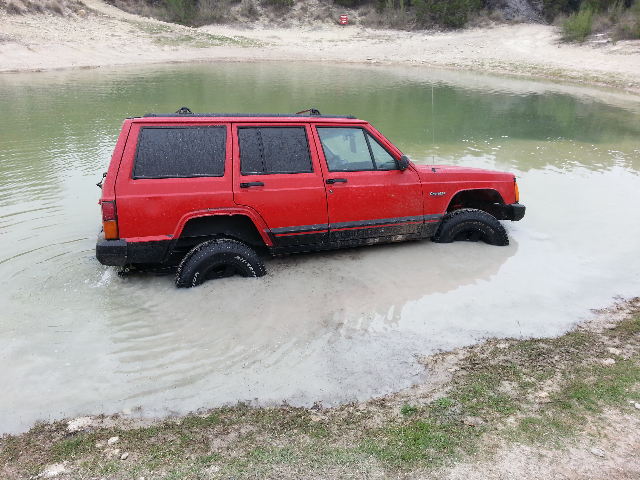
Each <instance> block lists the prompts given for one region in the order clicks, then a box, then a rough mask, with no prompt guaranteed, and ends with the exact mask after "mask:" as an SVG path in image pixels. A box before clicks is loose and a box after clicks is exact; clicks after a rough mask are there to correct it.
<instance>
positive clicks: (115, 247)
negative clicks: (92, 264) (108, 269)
mask: <svg viewBox="0 0 640 480" xmlns="http://www.w3.org/2000/svg"><path fill="white" fill-rule="evenodd" d="M96 258H97V259H98V261H99V262H100V263H101V264H102V265H111V266H115V267H121V266H124V265H125V264H126V263H127V241H126V240H105V238H104V232H100V235H98V241H97V242H96Z"/></svg>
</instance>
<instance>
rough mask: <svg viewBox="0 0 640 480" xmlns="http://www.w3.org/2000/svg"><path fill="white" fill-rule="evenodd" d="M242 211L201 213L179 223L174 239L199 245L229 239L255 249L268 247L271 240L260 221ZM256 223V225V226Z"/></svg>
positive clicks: (181, 242) (182, 242)
mask: <svg viewBox="0 0 640 480" xmlns="http://www.w3.org/2000/svg"><path fill="white" fill-rule="evenodd" d="M253 217H254V215H251V214H250V213H248V212H244V211H232V212H211V211H207V212H201V213H200V214H196V215H191V216H189V217H188V218H186V219H184V221H183V222H181V228H180V229H179V233H178V234H177V235H176V236H175V237H174V238H175V239H176V240H177V242H178V243H180V244H185V243H194V242H195V243H201V242H204V241H207V240H208V239H211V238H219V237H224V238H230V239H234V240H238V241H240V242H242V243H245V244H247V245H251V246H252V247H256V248H264V247H268V246H270V244H271V243H272V242H271V239H270V238H269V236H268V235H267V233H266V232H265V230H266V225H262V224H263V223H264V222H262V219H261V218H259V219H254V218H253ZM256 223H257V225H256Z"/></svg>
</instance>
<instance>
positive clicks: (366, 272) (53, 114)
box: [0, 63, 640, 433]
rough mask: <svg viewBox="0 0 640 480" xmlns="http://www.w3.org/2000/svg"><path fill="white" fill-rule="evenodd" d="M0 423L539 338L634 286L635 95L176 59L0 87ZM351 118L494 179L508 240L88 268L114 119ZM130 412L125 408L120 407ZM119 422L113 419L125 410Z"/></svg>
mask: <svg viewBox="0 0 640 480" xmlns="http://www.w3.org/2000/svg"><path fill="white" fill-rule="evenodd" d="M0 105H2V114H1V115H0V242H1V245H2V249H1V250H0V352H1V353H0V384H1V385H3V394H2V395H1V396H0V427H1V428H0V430H1V431H0V433H2V432H15V431H21V430H25V429H26V428H29V426H31V425H32V424H33V423H34V422H35V421H36V420H48V419H58V418H63V417H69V416H77V415H82V414H99V413H115V412H121V413H124V414H127V415H129V414H130V415H133V414H138V415H155V414H164V413H167V412H187V411H190V410H195V409H198V408H206V407H212V406H217V405H221V404H225V403H235V402H237V401H251V402H253V403H256V404H279V403H280V402H282V401H283V400H287V401H288V402H289V403H291V404H296V405H311V404H313V403H314V401H321V402H322V403H323V404H324V405H325V406H328V405H332V404H335V403H338V402H343V401H351V400H355V399H364V398H370V397H373V396H377V395H383V394H386V393H390V392H393V391H396V390H398V389H401V388H404V387H407V386H410V385H412V384H414V383H416V382H418V381H428V374H427V373H425V372H424V370H423V368H422V367H421V366H420V364H419V363H418V362H417V361H416V358H417V357H419V356H421V355H428V354H431V353H433V352H435V351H438V350H441V349H449V348H455V347H458V346H463V345H468V344H472V343H474V342H477V341H479V340H481V339H482V338H487V337H492V336H498V337H519V336H523V337H528V336H552V335H558V334H560V333H562V332H564V331H566V330H567V329H569V328H571V327H572V326H574V325H575V324H576V323H578V322H579V321H582V320H585V319H588V318H590V317H591V316H592V309H596V308H602V307H605V306H607V305H610V304H611V303H612V302H613V301H614V299H615V298H617V297H619V296H621V297H629V296H637V295H639V294H640V240H638V239H639V238H640V221H638V220H639V219H640V176H639V173H640V99H639V98H638V97H636V96H633V95H627V94H625V93H621V92H612V91H607V90H597V89H590V88H583V87H576V86H571V85H566V84H560V83H549V82H539V81H533V80H525V79H513V78H505V77H496V76H488V75H479V74H471V73H464V72H451V71H445V70H430V69H425V68H397V67H393V68H392V67H389V68H387V67H373V66H328V65H315V64H307V65H293V64H280V63H266V64H260V63H255V64H239V63H220V64H194V65H169V66H153V67H144V68H120V69H94V70H78V71H63V72H46V73H34V74H5V75H1V76H0ZM182 106H187V107H189V108H191V109H192V110H193V111H194V112H200V113H201V112H237V113H254V112H260V113H294V112H297V111H300V110H305V109H308V108H312V107H313V108H317V109H319V110H320V111H321V112H322V113H324V114H334V115H354V116H357V117H359V118H363V119H365V120H368V121H369V122H371V123H372V124H373V125H374V126H375V127H376V128H377V129H378V130H379V131H380V132H381V133H382V134H384V135H385V136H386V137H387V138H389V140H391V141H392V142H393V143H395V144H396V145H397V146H398V147H399V148H400V149H401V150H402V151H403V152H404V153H405V154H407V155H408V156H409V157H410V158H411V159H412V160H413V161H414V162H416V163H423V164H428V163H436V164H438V163H441V164H456V165H466V166H473V167H486V168H492V169H499V170H505V171H510V172H513V173H514V174H516V175H517V177H518V184H519V186H520V192H521V203H523V204H524V205H526V206H527V214H526V216H525V218H524V219H523V220H522V221H521V222H517V223H515V222H505V227H506V228H507V231H508V233H509V236H510V241H511V244H510V246H509V247H505V248H498V247H492V246H488V245H485V244H460V243H457V244H452V245H437V244H433V243H431V242H428V241H424V242H411V243H405V244H394V245H381V246H376V247H366V248H359V249H350V250H344V251H335V252H324V253H318V254H304V255H294V256H291V257H285V258H281V259H274V260H270V261H267V262H266V267H267V271H268V275H267V276H266V277H264V278H262V279H242V278H232V279H228V280H224V281H218V282H209V283H207V284H205V285H203V286H202V287H199V288H196V289H192V290H189V291H182V290H177V289H175V288H174V286H173V279H172V278H171V277H153V276H139V277H130V278H126V279H125V278H120V277H118V276H117V274H116V269H114V268H111V267H104V266H102V265H100V264H99V263H98V262H97V261H96V260H95V257H94V247H95V238H96V235H97V234H98V232H99V229H100V211H99V207H98V204H97V200H98V198H99V196H100V190H99V189H98V188H97V187H96V186H95V184H96V183H97V182H98V181H99V180H100V178H101V176H102V172H104V171H106V169H107V167H108V164H109V160H110V157H111V153H112V151H113V147H114V145H115V141H116V139H117V136H118V134H119V131H120V127H121V125H122V122H123V120H124V119H125V118H126V117H132V116H141V115H143V114H145V113H148V112H173V111H176V110H177V109H178V108H180V107H182ZM137 407H140V408H137ZM132 412H134V413H132Z"/></svg>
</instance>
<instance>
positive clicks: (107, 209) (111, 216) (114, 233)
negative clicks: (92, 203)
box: [102, 202, 118, 240]
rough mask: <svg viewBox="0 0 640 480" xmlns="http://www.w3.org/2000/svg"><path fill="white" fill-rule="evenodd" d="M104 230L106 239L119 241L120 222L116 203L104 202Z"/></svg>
mask: <svg viewBox="0 0 640 480" xmlns="http://www.w3.org/2000/svg"><path fill="white" fill-rule="evenodd" d="M102 228H103V230H104V238H106V239H107V240H117V239H118V220H117V217H116V202H102Z"/></svg>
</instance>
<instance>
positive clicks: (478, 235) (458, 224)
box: [433, 208, 509, 247]
mask: <svg viewBox="0 0 640 480" xmlns="http://www.w3.org/2000/svg"><path fill="white" fill-rule="evenodd" d="M478 240H482V241H483V242H485V243H488V244H489V245H498V246H500V247H504V246H506V245H509V236H508V235H507V231H506V230H505V229H504V227H503V226H502V224H501V223H500V222H499V221H498V220H497V219H496V217H494V216H493V215H490V214H488V213H487V212H483V211H482V210H476V209H474V208H463V209H461V210H456V211H454V212H451V213H447V214H446V215H445V216H444V217H443V218H442V221H441V222H440V226H439V227H438V230H437V231H436V234H435V235H434V236H433V241H434V242H437V243H451V242H456V241H467V242H477V241H478Z"/></svg>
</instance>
